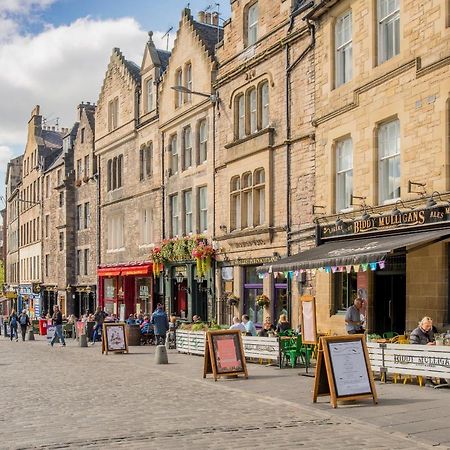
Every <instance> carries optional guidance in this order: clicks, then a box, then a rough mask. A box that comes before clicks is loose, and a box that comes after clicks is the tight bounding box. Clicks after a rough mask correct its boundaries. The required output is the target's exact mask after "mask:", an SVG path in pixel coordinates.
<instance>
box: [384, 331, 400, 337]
mask: <svg viewBox="0 0 450 450" xmlns="http://www.w3.org/2000/svg"><path fill="white" fill-rule="evenodd" d="M395 336H398V333H396V332H395V331H386V333H383V338H384V339H392V338H393V337H395Z"/></svg>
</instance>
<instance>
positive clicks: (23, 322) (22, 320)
mask: <svg viewBox="0 0 450 450" xmlns="http://www.w3.org/2000/svg"><path fill="white" fill-rule="evenodd" d="M27 319H28V317H27V316H20V319H19V322H20V325H26V324H27Z"/></svg>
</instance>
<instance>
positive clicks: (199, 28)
mask: <svg viewBox="0 0 450 450" xmlns="http://www.w3.org/2000/svg"><path fill="white" fill-rule="evenodd" d="M192 23H193V25H194V30H195V31H196V32H197V35H198V36H199V37H200V39H201V40H202V41H203V43H204V44H205V47H206V49H207V50H208V53H209V55H210V56H211V57H213V56H214V55H215V54H216V45H217V44H218V43H219V42H220V41H221V40H222V39H223V28H222V27H217V26H215V25H208V24H206V23H200V22H197V21H195V20H193V19H192Z"/></svg>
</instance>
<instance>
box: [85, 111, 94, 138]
mask: <svg viewBox="0 0 450 450" xmlns="http://www.w3.org/2000/svg"><path fill="white" fill-rule="evenodd" d="M84 112H85V114H86V118H87V120H88V122H89V126H90V127H91V130H92V132H93V133H95V109H85V110H84Z"/></svg>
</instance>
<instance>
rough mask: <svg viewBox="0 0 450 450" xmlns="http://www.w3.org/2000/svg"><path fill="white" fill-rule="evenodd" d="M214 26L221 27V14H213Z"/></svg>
mask: <svg viewBox="0 0 450 450" xmlns="http://www.w3.org/2000/svg"><path fill="white" fill-rule="evenodd" d="M212 24H213V25H215V26H216V27H217V26H219V13H217V12H213V13H212Z"/></svg>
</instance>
